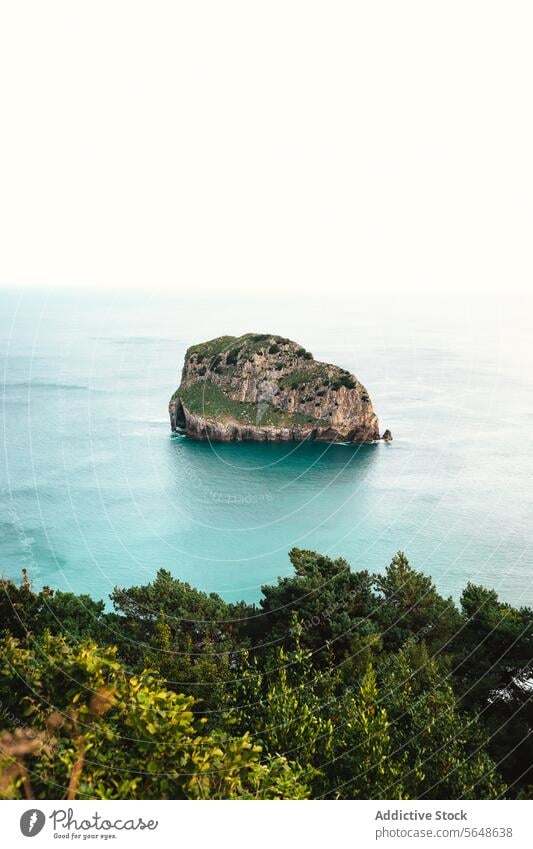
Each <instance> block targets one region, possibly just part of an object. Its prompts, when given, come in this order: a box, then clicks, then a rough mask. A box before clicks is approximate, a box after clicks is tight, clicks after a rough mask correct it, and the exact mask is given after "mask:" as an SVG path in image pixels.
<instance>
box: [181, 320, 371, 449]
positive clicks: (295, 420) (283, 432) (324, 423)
mask: <svg viewBox="0 0 533 849" xmlns="http://www.w3.org/2000/svg"><path fill="white" fill-rule="evenodd" d="M169 413H170V423H171V427H172V430H173V431H175V432H181V433H185V434H187V435H188V436H190V437H193V438H195V439H212V440H223V441H229V440H243V439H252V440H259V441H265V440H269V441H280V440H301V439H321V440H326V441H329V442H339V441H340V442H373V441H374V440H376V439H379V438H380V437H379V427H378V420H377V417H376V414H375V413H374V410H373V408H372V403H371V401H370V397H369V395H368V392H367V391H366V389H365V387H364V386H363V385H362V384H361V383H360V382H359V381H358V380H357V378H356V377H355V376H354V375H353V374H350V373H349V372H347V371H345V370H344V369H341V368H339V367H338V366H334V365H330V364H329V363H320V362H317V361H316V360H314V359H313V356H312V354H310V353H309V352H308V351H305V349H304V348H302V347H301V346H300V345H298V344H297V343H296V342H292V341H291V340H290V339H283V338H281V337H280V336H272V335H269V334H252V333H248V334H246V335H244V336H240V337H234V336H221V337H219V338H218V339H212V340H210V341H209V342H205V343H203V344H201V345H194V346H193V347H192V348H189V349H188V351H187V353H186V355H185V363H184V366H183V372H182V377H181V384H180V387H179V389H177V391H176V392H175V393H174V395H173V396H172V398H171V400H170V404H169Z"/></svg>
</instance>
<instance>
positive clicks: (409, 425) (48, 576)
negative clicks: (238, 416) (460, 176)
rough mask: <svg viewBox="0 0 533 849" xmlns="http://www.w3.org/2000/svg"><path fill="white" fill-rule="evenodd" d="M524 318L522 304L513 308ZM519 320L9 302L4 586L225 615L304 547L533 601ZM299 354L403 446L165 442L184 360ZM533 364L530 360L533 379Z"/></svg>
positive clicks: (1, 339) (4, 320) (457, 311)
mask: <svg viewBox="0 0 533 849" xmlns="http://www.w3.org/2000/svg"><path fill="white" fill-rule="evenodd" d="M515 307H516V305H515ZM523 319H524V317H523V316H521V313H520V308H519V305H518V308H513V310H511V309H510V308H509V305H505V308H502V305H501V304H500V305H497V304H496V305H491V306H490V309H489V306H488V305H480V304H472V305H460V306H459V307H458V305H457V304H446V303H441V304H434V303H431V301H430V300H427V301H424V302H421V301H420V300H417V301H406V300H398V301H395V302H390V301H388V302H381V301H380V300H379V299H373V300H369V301H368V302H365V301H361V300H358V301H354V302H353V303H351V304H346V303H343V304H342V303H337V302H336V301H335V298H334V294H333V293H329V294H328V296H327V298H324V299H323V300H322V301H319V300H313V299H309V300H308V301H307V300H306V301H305V302H302V301H299V302H297V301H295V302H294V303H292V302H291V301H290V300H287V301H285V302H283V303H280V302H276V301H274V300H266V301H263V302H257V301H255V302H254V301H252V300H249V301H247V300H243V299H242V298H240V299H239V298H231V297H226V298H224V299H219V300H214V299H207V298H206V299H204V300H202V299H201V298H199V297H198V298H196V299H195V298H193V297H190V296H189V297H187V298H185V297H184V298H180V297H179V296H177V295H173V296H169V295H159V294H142V293H124V292H122V293H115V294H103V293H100V294H98V295H91V294H88V293H83V294H79V293H78V294H73V293H70V294H69V293H60V292H48V293H47V292H38V291H35V292H31V291H25V292H22V291H21V292H13V291H11V292H10V291H6V290H4V291H3V292H0V344H1V365H2V385H3V386H2V388H3V399H2V407H1V417H2V424H1V426H2V431H3V440H4V454H3V458H2V460H1V462H0V475H1V477H0V495H1V507H0V570H1V572H2V573H3V574H4V575H5V576H10V577H15V578H17V577H18V576H19V575H20V570H21V568H22V567H27V568H28V569H29V572H30V577H31V578H32V580H33V581H34V583H35V584H36V585H38V586H40V585H43V584H49V585H51V586H53V587H59V588H62V589H72V590H74V591H77V592H82V591H83V592H89V593H91V594H92V595H94V596H96V597H105V596H106V595H107V594H108V593H109V592H110V591H111V589H112V588H113V586H115V585H121V586H127V585H131V584H134V583H135V584H138V583H142V582H146V581H148V580H150V579H151V578H152V577H153V575H154V574H155V572H156V570H157V569H158V568H159V567H161V566H164V567H166V568H167V569H169V570H170V571H171V572H172V573H173V574H174V575H176V576H177V577H179V578H181V579H183V580H187V581H189V582H190V583H191V584H193V585H194V586H197V587H199V588H201V589H204V590H209V591H217V592H220V593H222V594H223V595H224V597H225V598H227V599H228V600H230V599H238V598H246V599H257V598H258V597H259V594H260V586H261V584H262V583H265V582H270V581H272V580H274V579H275V578H276V577H277V576H278V575H284V574H289V573H290V564H289V561H288V556H287V554H288V551H289V550H290V548H291V547H292V546H300V547H305V548H313V549H317V550H320V551H321V552H324V553H327V554H332V555H336V556H338V555H343V556H344V557H346V558H347V559H348V560H349V561H350V562H351V564H352V565H353V567H354V568H363V567H364V568H369V569H371V570H378V569H381V568H383V567H384V566H385V565H386V564H387V563H388V562H389V560H390V558H391V557H392V555H393V554H394V553H395V552H396V551H397V550H398V549H403V550H404V551H406V552H407V554H408V556H409V558H410V560H411V561H412V563H413V564H415V565H416V566H417V567H418V568H420V569H422V570H424V571H425V572H427V573H429V574H431V575H432V576H433V578H434V580H435V582H436V584H437V586H438V587H439V589H440V590H441V591H442V592H444V593H446V594H448V593H452V594H453V595H454V596H456V597H457V596H458V594H459V593H460V591H461V589H462V587H463V586H464V584H465V583H466V581H468V580H474V581H478V582H480V583H484V584H485V585H487V586H491V587H495V588H497V589H498V590H499V592H500V593H501V595H502V596H503V597H504V598H506V599H509V600H510V601H512V602H514V603H519V604H532V603H533V570H532V555H531V551H532V546H531V542H532V537H533V531H532V523H531V515H532V506H533V497H532V491H531V485H530V481H531V473H532V466H533V463H532V459H531V449H530V434H531V423H532V420H533V403H532V392H531V389H532V382H531V368H530V363H531V357H530V355H529V340H528V328H527V326H526V322H525V320H523ZM246 331H258V332H265V331H271V332H275V333H280V334H282V335H284V336H290V337H292V338H294V339H296V340H298V341H299V342H301V343H302V344H303V345H304V346H305V347H306V348H308V349H310V350H312V351H313V353H314V354H315V356H316V357H317V358H318V359H326V360H329V361H331V362H335V363H338V364H339V365H342V366H343V367H346V368H348V369H350V370H352V371H354V372H355V373H356V374H357V376H358V377H359V379H360V380H361V381H362V382H363V383H365V385H366V386H367V388H368V390H369V392H370V395H371V397H372V400H373V403H374V407H375V409H376V412H377V414H378V416H379V418H380V423H381V427H382V429H384V428H385V427H389V428H390V429H391V430H392V432H393V435H394V442H393V443H392V444H391V445H384V444H379V445H369V446H359V447H357V446H347V445H325V444H305V445H297V444H295V445H258V444H243V445H238V444H235V445H233V444H231V445H208V444H202V443H193V442H191V441H189V440H187V439H185V438H182V437H172V436H171V434H170V429H169V424H168V417H167V403H168V398H169V396H170V395H171V393H172V392H173V390H174V389H175V388H176V386H177V384H178V382H179V378H178V373H179V370H180V369H181V365H182V360H183V354H184V351H185V349H186V347H187V346H188V345H189V344H192V343H193V342H198V341H201V340H204V339H207V338H211V337H212V336H216V335H220V334H222V333H243V332H246ZM528 357H529V360H528Z"/></svg>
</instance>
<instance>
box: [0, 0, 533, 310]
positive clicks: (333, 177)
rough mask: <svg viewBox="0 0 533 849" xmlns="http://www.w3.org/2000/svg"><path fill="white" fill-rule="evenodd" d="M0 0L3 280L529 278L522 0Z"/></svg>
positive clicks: (510, 283) (302, 289) (287, 282)
mask: <svg viewBox="0 0 533 849" xmlns="http://www.w3.org/2000/svg"><path fill="white" fill-rule="evenodd" d="M0 7H1V19H0V121H1V131H0V285H3V286H13V285H32V286H66V287H72V288H75V287H82V286H83V287H87V286H94V287H121V288H127V287H130V286H134V287H147V288H150V289H151V288H162V289H165V288H167V289H172V290H176V291H181V290H183V291H190V290H192V289H197V290H198V289H202V290H205V291H210V290H213V289H217V290H228V291H236V292H244V291H246V292H250V291H256V292H257V294H258V296H260V295H261V293H262V292H265V291H267V290H273V291H275V292H277V293H284V292H287V291H289V290H290V291H292V292H296V293H300V294H305V293H307V292H309V293H311V292H315V291H322V292H324V291H327V292H329V293H330V294H331V295H332V296H336V295H346V294H348V293H350V294H351V295H357V293H359V292H365V291H370V290H372V291H382V292H384V293H386V292H388V291H391V290H395V291H400V292H403V291H405V292H413V291H414V292H419V291H427V290H434V291H437V292H450V291H451V292H456V293H458V294H461V293H463V292H466V291H469V292H472V291H473V292H479V293H485V292H487V293H492V294H496V295H506V294H507V293H509V292H510V291H513V290H516V291H524V290H525V288H526V287H527V286H531V280H532V270H533V261H532V251H531V234H532V232H533V228H532V224H533V221H532V218H533V213H532V198H533V165H532V161H533V154H532V151H533V120H532V109H531V103H532V81H533V51H532V50H531V44H532V42H533V6H532V4H531V2H530V1H529V0H528V2H519V1H518V0H517V1H516V2H512V3H509V2H490V0H481V2H471V1H470V2H469V0H447V2H439V3H437V2H431V0H420V2H410V0H402V2H398V0H391V1H387V0H381V2H368V0H365V2H357V0H349V2H343V1H342V0H334V2H331V0H324V2H313V0H303V2H295V1H294V0H269V2H261V3H259V2H255V0H242V2H235V0H223V2H221V0H215V2H208V1H207V0H205V2H181V0H171V2H157V1H155V2H154V0H150V2H148V0H145V2H134V0H127V2H118V0H103V2H101V0H92V2H90V3H88V2H83V3H82V2H77V0H65V2H57V0H46V2H42V0H38V2H25V0H17V2H12V0H0Z"/></svg>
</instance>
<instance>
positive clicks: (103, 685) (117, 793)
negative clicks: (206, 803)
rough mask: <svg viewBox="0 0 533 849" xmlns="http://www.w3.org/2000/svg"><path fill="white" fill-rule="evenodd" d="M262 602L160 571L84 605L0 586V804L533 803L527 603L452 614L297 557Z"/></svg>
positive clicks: (366, 576) (407, 587)
mask: <svg viewBox="0 0 533 849" xmlns="http://www.w3.org/2000/svg"><path fill="white" fill-rule="evenodd" d="M290 557H291V562H292V565H293V567H294V575H293V576H292V577H287V578H280V579H279V580H278V582H277V583H276V584H274V585H269V586H265V587H263V597H262V600H261V602H260V605H259V606H254V605H247V604H245V603H239V604H227V603H226V602H224V601H223V600H222V599H221V598H220V597H219V596H217V595H216V594H210V595H208V594H206V593H202V592H200V591H198V590H195V589H194V588H192V587H190V586H189V585H188V584H184V583H182V582H180V581H178V580H176V579H175V578H173V577H172V576H171V575H170V573H169V572H167V571H165V570H160V572H159V573H158V574H157V576H156V578H155V580H154V581H153V582H152V583H150V584H148V585H146V586H139V587H131V588H129V589H119V588H117V589H115V591H114V592H113V593H112V595H111V601H112V604H113V610H112V611H111V610H109V609H107V608H106V606H105V604H104V603H103V602H100V601H94V600H93V599H91V598H90V597H88V596H86V595H74V594H72V593H62V592H55V591H53V590H51V589H48V588H45V589H43V590H41V591H39V592H36V591H34V590H33V589H32V586H31V584H30V582H29V580H28V577H27V576H26V575H24V576H23V580H22V582H21V584H20V585H15V584H14V583H13V582H11V581H7V580H4V581H1V582H0V590H1V593H0V629H1V631H2V635H1V642H2V653H1V657H0V792H1V793H2V794H3V795H4V796H10V797H15V798H22V797H28V798H32V797H33V798H69V799H73V798H77V797H79V798H105V799H117V798H128V799H129V798H173V799H177V798H206V799H207V798H210V799H220V798H250V799H251V798H260V799H279V798H292V799H305V798H311V797H312V798H340V799H350V798H356V799H357V798H383V799H413V798H425V799H442V798H448V799H459V798H471V799H475V798H480V799H492V798H498V797H502V796H504V797H508V798H516V797H519V798H531V797H532V796H533V787H532V785H533V766H532V764H533V735H532V733H531V732H532V729H533V709H532V700H531V694H532V689H531V681H532V672H531V664H532V658H533V611H531V610H530V609H529V608H523V609H515V608H513V607H512V606H510V605H508V604H505V603H502V602H501V601H500V600H499V599H498V597H497V595H496V593H495V592H493V591H489V590H486V589H483V588H482V587H479V586H475V585H473V584H468V585H467V587H466V589H465V590H464V592H463V595H462V597H461V600H460V605H459V607H458V606H456V605H455V604H454V602H453V601H452V600H451V599H445V598H443V597H442V596H441V595H439V593H438V592H437V590H436V588H435V586H434V585H433V583H432V581H431V579H430V578H428V577H427V576H425V575H423V574H421V573H419V572H417V571H415V570H414V569H413V568H412V567H411V566H410V565H409V563H408V561H407V559H406V557H405V555H404V554H402V553H399V554H398V555H396V556H395V557H394V558H393V560H392V563H391V564H390V565H389V567H388V568H387V569H386V570H385V572H384V573H383V574H380V575H372V574H370V573H368V572H366V571H360V572H352V571H351V570H350V568H349V566H348V564H347V563H346V561H344V560H342V559H339V560H332V559H330V558H328V557H324V556H321V555H319V554H316V553H314V552H311V551H302V550H299V549H294V550H293V551H292V552H291V554H290Z"/></svg>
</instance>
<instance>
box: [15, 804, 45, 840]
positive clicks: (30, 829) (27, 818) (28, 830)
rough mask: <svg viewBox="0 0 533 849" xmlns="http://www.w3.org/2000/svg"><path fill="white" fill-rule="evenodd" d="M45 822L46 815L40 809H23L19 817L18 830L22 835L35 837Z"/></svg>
mask: <svg viewBox="0 0 533 849" xmlns="http://www.w3.org/2000/svg"><path fill="white" fill-rule="evenodd" d="M45 822H46V817H45V815H44V814H43V812H42V811H39V810H38V809H37V808H31V809H30V810H29V811H24V813H23V814H22V816H21V818H20V830H21V832H22V833H23V835H24V837H35V835H36V834H39V832H40V831H42V828H43V826H44V824H45Z"/></svg>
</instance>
